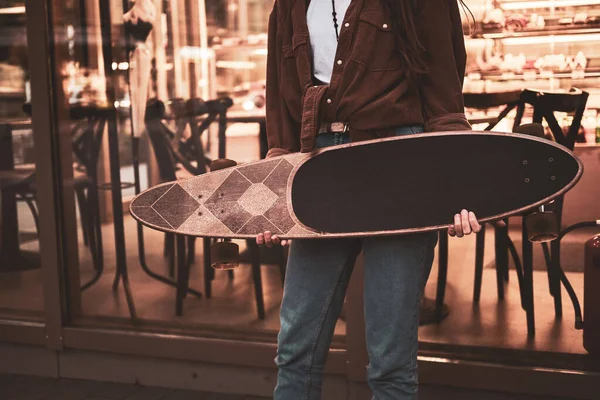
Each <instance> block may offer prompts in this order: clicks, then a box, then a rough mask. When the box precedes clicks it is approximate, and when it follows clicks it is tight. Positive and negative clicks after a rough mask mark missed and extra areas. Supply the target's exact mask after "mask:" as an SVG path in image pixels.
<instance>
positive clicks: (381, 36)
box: [350, 10, 402, 71]
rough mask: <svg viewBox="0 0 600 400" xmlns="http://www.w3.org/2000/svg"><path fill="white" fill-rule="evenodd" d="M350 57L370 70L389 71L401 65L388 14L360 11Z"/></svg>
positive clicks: (376, 11) (375, 11) (394, 34)
mask: <svg viewBox="0 0 600 400" xmlns="http://www.w3.org/2000/svg"><path fill="white" fill-rule="evenodd" d="M350 58H351V59H353V60H354V61H357V62H359V63H361V64H364V65H366V66H367V68H369V69H370V70H372V71H390V70H395V69H399V68H400V67H401V66H402V62H401V58H400V53H399V52H398V48H397V47H396V31H395V28H394V27H393V25H392V20H391V17H390V16H389V15H387V14H386V13H384V12H383V11H380V10H363V11H362V12H361V15H360V17H359V21H358V29H357V32H356V38H355V41H354V45H353V46H352V54H351V56H350Z"/></svg>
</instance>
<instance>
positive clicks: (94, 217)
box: [87, 183, 104, 271]
mask: <svg viewBox="0 0 600 400" xmlns="http://www.w3.org/2000/svg"><path fill="white" fill-rule="evenodd" d="M87 197H88V205H89V207H88V212H89V218H90V224H91V225H93V229H94V239H95V240H96V242H95V246H96V260H97V263H98V265H97V269H98V270H99V271H101V270H102V269H103V268H104V245H103V240H102V220H101V219H100V200H99V198H98V189H96V187H94V186H93V183H92V185H90V186H89V187H88V195H87ZM92 207H93V208H92Z"/></svg>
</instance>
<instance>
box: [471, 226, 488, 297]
mask: <svg viewBox="0 0 600 400" xmlns="http://www.w3.org/2000/svg"><path fill="white" fill-rule="evenodd" d="M485 230H486V225H485V224H483V225H482V226H481V231H480V232H479V233H477V236H476V242H475V282H474V283H473V303H475V304H477V303H479V299H480V297H481V280H482V277H483V256H484V254H485V253H484V252H485Z"/></svg>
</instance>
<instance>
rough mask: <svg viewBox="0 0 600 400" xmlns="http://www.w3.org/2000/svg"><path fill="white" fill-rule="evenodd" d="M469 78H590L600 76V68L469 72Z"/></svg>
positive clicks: (534, 79) (499, 79)
mask: <svg viewBox="0 0 600 400" xmlns="http://www.w3.org/2000/svg"><path fill="white" fill-rule="evenodd" d="M467 78H468V79H470V80H473V81H477V80H489V81H515V80H522V81H537V80H548V79H574V80H576V79H588V78H600V69H594V70H586V71H579V70H576V71H566V72H553V71H526V72H523V73H513V72H500V71H497V72H496V71H494V72H470V73H469V74H467Z"/></svg>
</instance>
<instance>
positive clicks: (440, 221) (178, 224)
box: [130, 131, 583, 238]
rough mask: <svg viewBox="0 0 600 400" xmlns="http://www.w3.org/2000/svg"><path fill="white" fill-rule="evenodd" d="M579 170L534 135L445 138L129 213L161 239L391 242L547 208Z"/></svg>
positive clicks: (222, 178) (277, 164)
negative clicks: (468, 214) (464, 221)
mask: <svg viewBox="0 0 600 400" xmlns="http://www.w3.org/2000/svg"><path fill="white" fill-rule="evenodd" d="M582 173H583V168H582V165H581V162H580V161H579V160H578V159H577V158H576V157H575V156H574V155H573V153H572V152H570V151H569V150H567V149H566V148H564V147H562V146H560V145H558V144H555V143H553V142H550V141H547V140H544V139H539V138H536V137H532V136H526V135H519V134H504V133H491V132H485V133H483V132H472V131H467V132H444V133H429V134H418V135H409V136H402V137H394V138H388V139H379V140H373V141H368V142H360V143H353V144H348V145H342V146H337V147H330V148H326V149H322V150H317V151H315V152H313V153H310V154H302V153H296V154H290V155H286V156H282V157H277V158H272V159H267V160H261V161H257V162H253V163H248V164H245V165H240V166H237V167H232V168H228V169H224V170H220V171H215V172H211V173H207V174H204V175H200V176H197V177H193V178H190V179H187V180H181V181H177V182H170V183H165V184H161V185H158V186H155V187H153V188H151V189H148V190H147V191H145V192H143V193H141V194H140V195H138V196H136V197H135V198H134V200H133V201H132V202H131V205H130V210H131V214H132V215H133V217H134V218H136V219H137V220H138V221H140V222H142V223H143V224H145V225H147V226H149V227H152V228H154V229H158V230H161V231H165V232H174V233H178V234H184V235H192V236H207V237H227V238H252V237H255V236H256V235H257V234H258V233H260V232H264V231H267V230H269V231H271V232H273V233H276V234H278V235H279V236H281V237H282V238H334V237H349V236H374V235H393V234H403V233H410V232H415V231H430V230H439V229H444V228H447V227H448V225H450V224H451V223H452V218H453V215H454V214H456V213H457V212H460V210H461V209H463V208H466V209H469V210H472V211H473V212H475V213H476V215H477V216H478V218H479V220H480V221H482V222H485V221H488V220H492V219H497V218H502V217H506V216H509V215H514V214H518V213H520V212H523V211H525V210H527V209H531V208H534V207H536V206H538V205H541V204H544V203H547V202H549V201H550V200H552V199H554V198H556V197H558V196H560V195H562V194H564V193H565V192H566V191H568V190H569V189H570V188H571V187H573V186H574V185H575V183H577V181H578V180H579V178H580V177H581V174H582Z"/></svg>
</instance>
